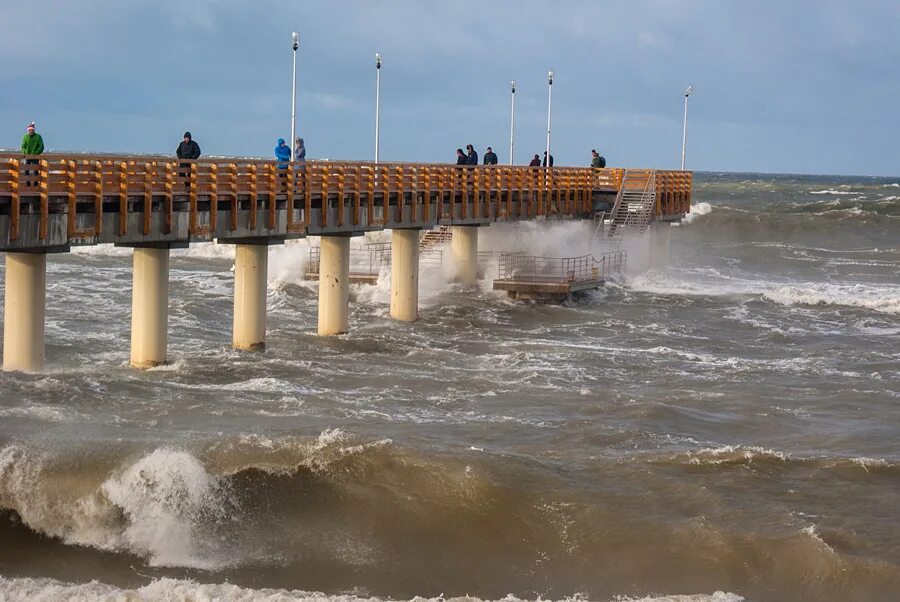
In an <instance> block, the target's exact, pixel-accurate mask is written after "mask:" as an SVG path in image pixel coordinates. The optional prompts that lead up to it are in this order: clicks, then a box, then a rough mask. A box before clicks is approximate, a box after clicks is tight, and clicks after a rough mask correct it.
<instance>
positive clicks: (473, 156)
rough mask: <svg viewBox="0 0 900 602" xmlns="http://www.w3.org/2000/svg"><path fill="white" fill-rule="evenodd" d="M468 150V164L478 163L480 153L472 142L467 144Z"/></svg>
mask: <svg viewBox="0 0 900 602" xmlns="http://www.w3.org/2000/svg"><path fill="white" fill-rule="evenodd" d="M466 151H468V154H467V155H466V165H478V153H476V152H475V147H474V146H472V145H471V144H467V145H466Z"/></svg>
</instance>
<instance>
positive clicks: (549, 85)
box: [547, 71, 553, 167]
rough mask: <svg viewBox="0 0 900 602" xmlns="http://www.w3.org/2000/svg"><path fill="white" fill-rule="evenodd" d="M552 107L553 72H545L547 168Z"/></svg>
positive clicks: (548, 165)
mask: <svg viewBox="0 0 900 602" xmlns="http://www.w3.org/2000/svg"><path fill="white" fill-rule="evenodd" d="M552 106H553V72H552V71H548V72H547V167H550V114H551V113H550V109H551V107H552Z"/></svg>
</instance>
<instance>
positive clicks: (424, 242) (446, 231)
mask: <svg viewBox="0 0 900 602" xmlns="http://www.w3.org/2000/svg"><path fill="white" fill-rule="evenodd" d="M452 238H453V230H451V229H450V226H438V227H437V228H435V229H434V230H426V231H425V232H423V233H422V237H421V238H419V249H421V250H423V251H427V250H429V249H434V248H436V247H440V246H442V245H446V244H448V243H449V242H450V240H451V239H452Z"/></svg>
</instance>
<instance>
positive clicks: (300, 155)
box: [294, 138, 306, 163]
mask: <svg viewBox="0 0 900 602" xmlns="http://www.w3.org/2000/svg"><path fill="white" fill-rule="evenodd" d="M294 161H300V162H301V163H306V146H304V145H303V138H297V139H296V140H294Z"/></svg>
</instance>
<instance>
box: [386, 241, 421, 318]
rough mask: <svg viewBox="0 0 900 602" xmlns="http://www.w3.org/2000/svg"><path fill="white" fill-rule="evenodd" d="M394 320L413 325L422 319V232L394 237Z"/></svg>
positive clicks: (392, 274) (392, 281)
mask: <svg viewBox="0 0 900 602" xmlns="http://www.w3.org/2000/svg"><path fill="white" fill-rule="evenodd" d="M391 317H392V318H394V319H395V320H403V321H405V322H414V321H415V320H416V319H417V318H418V317H419V231H418V230H393V231H392V234H391Z"/></svg>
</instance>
